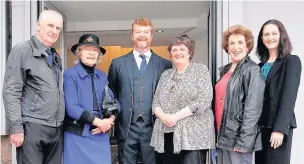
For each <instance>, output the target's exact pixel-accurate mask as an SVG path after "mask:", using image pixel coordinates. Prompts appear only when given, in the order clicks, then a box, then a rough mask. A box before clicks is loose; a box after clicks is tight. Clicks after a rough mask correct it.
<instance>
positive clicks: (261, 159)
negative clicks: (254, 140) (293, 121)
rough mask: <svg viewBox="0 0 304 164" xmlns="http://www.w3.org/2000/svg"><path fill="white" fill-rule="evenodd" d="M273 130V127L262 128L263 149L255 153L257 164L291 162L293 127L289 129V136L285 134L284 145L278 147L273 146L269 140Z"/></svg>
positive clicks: (283, 163)
mask: <svg viewBox="0 0 304 164" xmlns="http://www.w3.org/2000/svg"><path fill="white" fill-rule="evenodd" d="M272 131H273V129H271V128H262V146H263V149H262V150H261V151H257V152H256V153H255V163H256V164H290V153H291V144H292V134H293V129H290V130H289V134H288V136H286V135H284V139H283V143H282V145H281V146H280V147H278V148H276V149H274V148H272V147H271V143H270V142H269V141H270V137H271V133H272Z"/></svg>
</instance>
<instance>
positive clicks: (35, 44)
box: [31, 35, 54, 57]
mask: <svg viewBox="0 0 304 164" xmlns="http://www.w3.org/2000/svg"><path fill="white" fill-rule="evenodd" d="M31 46H32V49H33V50H34V51H37V52H36V53H34V54H33V55H34V56H39V57H41V54H44V55H46V56H47V54H46V52H45V51H46V49H47V47H46V46H45V45H44V44H43V43H42V42H41V41H40V40H39V39H38V38H37V37H36V36H35V35H34V36H32V37H31ZM50 48H51V51H52V52H53V53H54V49H53V48H52V47H50ZM38 52H39V53H38Z"/></svg>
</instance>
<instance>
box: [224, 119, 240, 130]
mask: <svg viewBox="0 0 304 164" xmlns="http://www.w3.org/2000/svg"><path fill="white" fill-rule="evenodd" d="M226 129H227V131H230V132H234V133H237V132H238V130H239V124H238V123H235V122H233V121H230V120H228V121H227V124H226Z"/></svg>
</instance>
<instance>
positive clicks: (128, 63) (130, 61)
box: [125, 51, 135, 91]
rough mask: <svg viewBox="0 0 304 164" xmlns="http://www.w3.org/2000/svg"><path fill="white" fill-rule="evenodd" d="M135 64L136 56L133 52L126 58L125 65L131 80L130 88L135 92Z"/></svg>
mask: <svg viewBox="0 0 304 164" xmlns="http://www.w3.org/2000/svg"><path fill="white" fill-rule="evenodd" d="M133 62H135V59H134V56H133V51H131V52H130V53H129V54H128V55H126V57H125V64H126V68H127V72H128V75H129V80H130V87H131V89H132V91H133V64H134V63H133Z"/></svg>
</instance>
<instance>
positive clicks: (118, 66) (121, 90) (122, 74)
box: [108, 51, 172, 139]
mask: <svg viewBox="0 0 304 164" xmlns="http://www.w3.org/2000/svg"><path fill="white" fill-rule="evenodd" d="M133 62H135V58H134V55H133V51H131V52H130V53H128V54H126V55H124V56H121V57H119V58H116V59H114V60H112V63H111V66H110V69H109V74H108V80H109V86H110V88H111V89H112V90H113V92H114V94H115V95H116V96H117V99H118V102H119V103H120V105H121V112H120V113H119V115H118V119H117V120H118V121H117V123H116V126H115V135H116V137H118V139H125V138H126V137H127V135H128V131H129V128H130V125H131V119H132V118H131V117H132V109H133V107H132V98H133V73H132V64H134V63H133ZM150 62H151V63H153V74H152V75H151V76H152V77H153V78H152V79H153V81H152V83H153V84H152V88H153V93H154V91H155V89H156V86H157V84H158V81H159V78H160V76H161V74H162V73H163V72H164V71H165V70H167V69H169V68H172V64H171V62H170V61H169V60H166V59H164V58H162V57H160V56H158V55H156V54H155V53H154V52H152V55H151V58H150V61H149V63H150ZM153 93H151V99H152V94H153ZM151 110H152V109H151ZM151 117H153V116H152V115H151ZM152 120H153V118H152Z"/></svg>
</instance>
